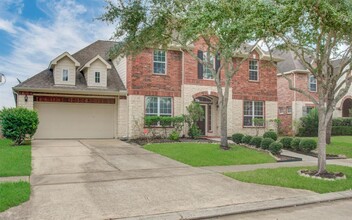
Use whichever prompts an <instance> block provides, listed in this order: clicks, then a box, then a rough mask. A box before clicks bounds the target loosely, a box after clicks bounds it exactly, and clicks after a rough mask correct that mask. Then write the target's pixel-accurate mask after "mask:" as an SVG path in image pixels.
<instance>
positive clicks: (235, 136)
mask: <svg viewBox="0 0 352 220" xmlns="http://www.w3.org/2000/svg"><path fill="white" fill-rule="evenodd" d="M243 136H244V134H241V133H236V134H233V135H232V141H233V142H234V143H236V144H240V143H242V138H243Z"/></svg>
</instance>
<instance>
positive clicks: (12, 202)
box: [0, 182, 31, 212]
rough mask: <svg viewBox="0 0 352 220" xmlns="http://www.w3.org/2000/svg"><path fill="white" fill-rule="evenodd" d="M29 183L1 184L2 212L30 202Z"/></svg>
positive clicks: (0, 202) (0, 203) (0, 204)
mask: <svg viewBox="0 0 352 220" xmlns="http://www.w3.org/2000/svg"><path fill="white" fill-rule="evenodd" d="M30 194H31V189H30V184H29V183H28V182H15V183H0V212H2V211H5V210H6V209H8V208H10V207H13V206H17V205H19V204H21V203H23V202H26V201H28V200H29V197H30Z"/></svg>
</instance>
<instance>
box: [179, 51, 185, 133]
mask: <svg viewBox="0 0 352 220" xmlns="http://www.w3.org/2000/svg"><path fill="white" fill-rule="evenodd" d="M180 51H181V53H182V70H181V75H182V84H181V90H182V91H181V101H182V104H181V107H182V109H181V113H182V115H184V114H185V88H184V85H185V52H184V51H183V50H182V49H181V48H180ZM182 130H183V135H184V134H185V126H183V129H182Z"/></svg>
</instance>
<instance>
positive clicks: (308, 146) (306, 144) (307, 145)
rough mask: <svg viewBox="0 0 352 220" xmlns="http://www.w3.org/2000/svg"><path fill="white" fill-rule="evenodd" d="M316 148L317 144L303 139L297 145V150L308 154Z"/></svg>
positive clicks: (311, 140)
mask: <svg viewBox="0 0 352 220" xmlns="http://www.w3.org/2000/svg"><path fill="white" fill-rule="evenodd" d="M316 148H317V142H316V141H315V140H313V139H303V140H301V142H300V143H299V150H300V151H302V152H306V153H309V152H311V151H312V150H315V149H316Z"/></svg>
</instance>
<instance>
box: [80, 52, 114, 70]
mask: <svg viewBox="0 0 352 220" xmlns="http://www.w3.org/2000/svg"><path fill="white" fill-rule="evenodd" d="M96 60H100V61H101V62H102V63H104V64H105V65H106V68H107V69H111V65H110V64H109V63H108V62H106V61H105V60H104V59H103V58H102V57H101V56H100V55H99V54H98V55H96V56H95V57H93V59H91V60H89V61H88V62H87V63H86V64H84V66H82V67H81V68H80V69H79V71H82V70H84V69H85V68H89V67H90V65H91V64H92V63H94V62H95V61H96Z"/></svg>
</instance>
